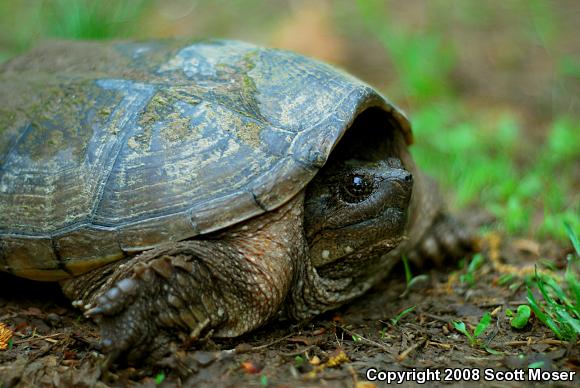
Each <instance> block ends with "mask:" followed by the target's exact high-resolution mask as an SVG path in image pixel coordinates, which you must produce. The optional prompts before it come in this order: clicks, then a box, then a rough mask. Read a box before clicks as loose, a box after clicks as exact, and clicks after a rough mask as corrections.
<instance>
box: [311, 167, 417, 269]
mask: <svg viewBox="0 0 580 388" xmlns="http://www.w3.org/2000/svg"><path fill="white" fill-rule="evenodd" d="M412 189H413V177H412V175H411V173H409V172H408V171H407V170H406V169H405V168H404V167H403V166H402V164H401V163H400V161H398V160H392V159H391V160H389V161H379V162H368V161H358V160H348V161H345V162H341V163H340V164H339V165H335V166H328V169H327V170H326V171H324V169H323V171H321V173H320V174H319V175H317V177H316V178H315V180H314V181H313V182H312V183H311V184H310V185H309V187H308V189H307V191H306V201H305V220H304V225H305V231H306V236H307V239H308V245H309V247H310V258H311V260H312V263H313V265H314V266H315V267H320V266H323V265H325V264H328V263H331V262H333V261H335V260H337V259H340V258H342V257H344V256H347V255H348V256H351V255H352V254H355V255H356V253H357V252H358V251H362V250H365V249H366V248H369V247H371V246H375V245H377V244H380V245H381V246H384V247H385V251H388V250H390V249H392V248H394V247H395V246H396V245H397V244H398V243H399V242H400V241H401V240H402V239H403V237H404V233H405V225H406V221H407V213H408V207H409V202H410V199H411V193H412Z"/></svg>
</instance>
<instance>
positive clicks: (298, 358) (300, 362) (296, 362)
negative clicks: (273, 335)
mask: <svg viewBox="0 0 580 388" xmlns="http://www.w3.org/2000/svg"><path fill="white" fill-rule="evenodd" d="M302 365H304V357H302V356H301V355H298V356H296V357H294V366H295V367H296V369H298V368H300V367H301V366H302Z"/></svg>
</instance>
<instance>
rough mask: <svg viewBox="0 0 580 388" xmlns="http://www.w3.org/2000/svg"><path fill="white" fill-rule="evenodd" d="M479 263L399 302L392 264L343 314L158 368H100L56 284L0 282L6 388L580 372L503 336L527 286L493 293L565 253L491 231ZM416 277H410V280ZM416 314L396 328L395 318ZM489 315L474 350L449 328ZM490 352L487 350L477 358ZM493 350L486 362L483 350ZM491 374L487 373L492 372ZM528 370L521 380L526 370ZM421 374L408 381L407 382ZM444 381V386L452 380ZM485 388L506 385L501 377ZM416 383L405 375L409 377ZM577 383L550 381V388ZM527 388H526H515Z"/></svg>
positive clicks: (216, 344)
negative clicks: (372, 373)
mask: <svg viewBox="0 0 580 388" xmlns="http://www.w3.org/2000/svg"><path fill="white" fill-rule="evenodd" d="M482 251H483V257H484V258H485V262H484V264H483V266H482V267H481V268H480V269H479V270H477V272H476V273H475V274H476V277H475V282H474V284H473V285H472V286H468V285H467V284H465V283H462V281H461V275H462V274H465V271H466V270H465V269H458V265H457V264H454V265H451V266H448V267H446V268H441V269H431V270H426V272H425V273H424V274H426V275H428V279H427V280H425V281H423V282H421V284H419V285H418V286H417V287H414V288H413V289H411V291H410V292H407V293H406V295H403V296H402V294H403V293H404V291H405V287H406V285H405V279H404V276H403V273H404V271H403V268H402V266H400V267H399V268H397V269H396V270H395V271H394V272H393V274H392V275H391V276H390V277H389V278H387V279H386V280H385V281H384V282H383V283H381V284H380V285H379V286H378V287H376V288H374V289H373V290H372V291H371V292H370V293H368V294H367V295H365V296H364V297H362V298H360V299H358V300H355V301H354V302H352V303H350V304H348V305H347V306H345V307H343V308H341V309H340V310H337V311H334V312H331V313H327V314H325V315H323V316H320V317H318V318H316V319H314V320H312V321H310V322H307V323H302V324H299V325H297V324H295V323H292V322H273V323H271V324H269V325H267V326H266V327H264V328H262V329H260V330H259V331H256V332H253V333H251V334H249V335H247V336H245V337H242V338H238V339H235V340H220V341H218V340H205V341H202V342H201V343H198V344H196V345H195V346H186V345H183V344H176V349H175V351H174V353H173V356H171V357H170V358H167V359H165V360H162V361H161V362H160V363H159V365H157V366H155V367H148V368H134V367H127V366H123V365H114V366H112V367H111V368H109V369H106V368H104V367H103V365H104V361H105V357H104V356H103V355H102V354H101V353H99V351H98V350H97V349H96V348H95V344H96V343H97V342H98V332H97V329H96V326H95V325H94V324H93V323H91V322H89V321H87V320H86V319H84V318H83V317H82V316H81V314H80V313H79V311H77V310H75V309H73V308H72V307H70V303H69V302H68V301H67V300H66V299H65V298H64V296H63V295H62V294H61V293H60V290H59V289H58V287H57V286H56V285H55V284H42V283H33V282H27V281H23V280H20V279H15V278H11V277H8V276H5V275H3V276H2V277H1V278H0V281H1V284H2V286H1V287H2V289H1V290H0V295H2V296H1V297H0V322H2V323H4V324H6V325H7V326H8V327H10V328H11V329H12V330H13V331H14V336H13V339H12V346H11V348H9V349H7V350H3V351H0V381H1V382H2V386H3V387H12V386H18V387H27V386H40V385H42V386H79V387H105V386H156V385H160V386H168V387H171V386H195V387H203V386H207V387H210V386H211V387H213V386H224V387H225V386H232V387H236V386H248V387H265V386H268V387H314V386H316V387H318V386H321V387H324V386H332V387H335V386H336V387H353V386H354V387H357V388H362V387H374V386H382V385H383V384H385V385H386V383H385V382H369V381H368V380H367V378H366V375H365V373H366V371H367V370H368V369H369V368H376V369H377V370H378V371H386V372H389V371H391V372H395V371H408V372H412V371H413V370H415V369H417V370H425V369H429V370H431V371H436V370H439V371H440V373H441V375H440V376H439V378H438V379H436V381H435V382H434V385H444V384H450V382H447V381H445V377H446V373H447V374H450V376H453V373H456V377H458V376H459V375H458V374H459V373H460V372H459V371H446V370H445V368H449V367H450V366H453V367H454V368H470V369H469V370H467V371H462V372H461V373H462V375H461V376H462V378H464V379H465V380H463V381H462V384H465V383H467V382H469V380H471V379H475V380H477V379H476V376H475V375H476V374H477V372H476V371H475V369H477V370H478V371H479V373H480V376H479V380H477V381H474V382H473V381H472V382H471V384H473V385H475V384H478V381H479V382H485V380H484V378H485V375H484V369H485V368H492V370H493V371H495V372H497V371H507V370H517V369H520V368H523V369H526V368H527V366H528V365H529V364H531V363H535V362H539V361H542V362H543V367H542V369H543V370H552V371H575V372H578V371H579V369H580V368H579V367H580V352H579V347H578V346H577V345H578V344H570V343H566V342H562V341H559V340H557V339H555V338H554V335H553V334H552V333H551V332H550V331H549V330H548V329H547V328H546V327H545V326H543V325H542V324H541V323H540V322H539V321H537V320H535V319H534V318H532V319H531V321H530V323H529V324H528V325H527V326H526V327H525V328H523V329H522V330H516V329H513V328H511V326H510V323H509V318H508V317H506V315H505V310H506V309H508V308H510V309H512V310H515V309H516V308H517V306H518V305H519V304H521V303H526V300H525V295H526V294H525V293H526V288H525V286H523V285H521V286H519V287H518V286H517V285H518V283H517V281H513V282H511V284H513V286H512V287H508V285H499V284H498V279H499V277H500V276H501V275H502V274H505V273H514V274H519V275H521V274H523V273H526V271H529V270H531V267H530V263H531V262H533V261H535V260H537V259H538V258H540V257H546V258H550V259H552V260H554V261H555V263H556V267H559V268H560V269H562V268H564V266H565V256H566V254H567V253H569V252H570V250H569V249H568V248H562V247H559V246H558V245H557V244H552V243H544V244H542V245H540V244H538V243H537V242H535V241H530V240H510V241H502V239H501V237H500V236H498V235H494V234H490V235H487V236H485V237H484V238H483V240H482ZM417 274H418V273H416V275H417ZM411 306H416V307H415V309H414V310H413V311H411V312H410V313H408V314H407V315H404V316H403V317H402V318H401V319H400V321H399V322H397V323H396V324H393V322H392V321H391V319H392V318H394V317H395V316H397V315H398V314H399V313H400V312H401V311H402V310H404V309H406V308H408V307H411ZM485 312H492V316H493V320H492V325H490V327H489V328H488V329H487V330H486V331H485V333H484V335H483V336H482V337H481V338H482V342H481V345H479V346H477V345H476V346H470V344H469V341H468V340H467V338H466V337H465V336H464V335H463V334H461V333H459V332H457V331H456V330H455V329H454V328H453V325H452V323H451V322H452V321H453V320H462V321H464V322H466V323H468V326H473V327H474V326H475V325H477V322H478V321H479V319H480V318H481V316H482V315H483V314H484V313H485ZM486 348H487V349H489V350H487V351H486V350H485V349H486ZM490 352H491V353H490ZM488 373H491V372H489V371H488ZM526 373H527V372H526ZM417 376H418V375H415V381H417V380H416V378H417ZM450 376H447V377H450ZM497 376H498V375H496V379H495V380H492V381H489V382H488V384H490V385H491V386H494V385H495V386H505V382H502V381H500V380H499V377H497ZM409 378H410V379H413V376H412V375H411V376H410V377H409ZM577 382H578V378H576V380H575V381H573V382H556V381H554V380H552V381H551V383H552V385H554V386H559V385H562V386H573V385H574V384H575V383H577ZM511 385H513V386H526V385H529V383H528V382H527V381H523V382H514V383H511Z"/></svg>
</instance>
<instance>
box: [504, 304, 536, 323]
mask: <svg viewBox="0 0 580 388" xmlns="http://www.w3.org/2000/svg"><path fill="white" fill-rule="evenodd" d="M505 314H506V315H507V316H508V317H512V318H511V319H510V325H511V326H512V327H513V328H515V329H523V328H524V327H525V326H526V325H527V324H528V322H529V320H530V316H531V314H532V310H531V309H530V306H528V305H525V304H522V305H520V306H518V310H517V312H516V313H515V314H514V312H513V311H512V310H510V309H507V310H506V312H505Z"/></svg>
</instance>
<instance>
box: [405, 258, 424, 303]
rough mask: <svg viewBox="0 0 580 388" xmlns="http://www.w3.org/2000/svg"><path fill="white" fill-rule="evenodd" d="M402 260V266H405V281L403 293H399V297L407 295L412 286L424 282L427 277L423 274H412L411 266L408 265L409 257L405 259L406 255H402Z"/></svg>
mask: <svg viewBox="0 0 580 388" xmlns="http://www.w3.org/2000/svg"><path fill="white" fill-rule="evenodd" d="M402 261H403V266H404V267H405V281H406V283H407V286H406V288H405V291H403V293H402V294H401V298H404V297H405V296H407V294H408V293H409V292H411V290H412V289H413V287H414V286H416V285H418V284H420V283H423V282H426V281H427V280H428V279H429V276H427V275H425V274H423V275H418V276H413V274H412V273H411V266H410V265H409V259H407V256H405V255H403V257H402Z"/></svg>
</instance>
